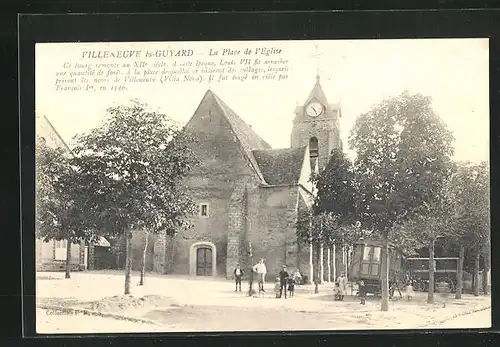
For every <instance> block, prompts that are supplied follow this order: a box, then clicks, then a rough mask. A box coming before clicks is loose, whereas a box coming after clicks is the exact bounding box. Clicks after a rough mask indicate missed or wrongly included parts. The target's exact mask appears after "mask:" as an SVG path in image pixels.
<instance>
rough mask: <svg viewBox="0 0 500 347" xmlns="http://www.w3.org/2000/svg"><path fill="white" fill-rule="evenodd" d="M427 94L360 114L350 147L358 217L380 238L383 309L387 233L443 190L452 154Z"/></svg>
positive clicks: (449, 138)
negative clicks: (355, 181) (356, 191)
mask: <svg viewBox="0 0 500 347" xmlns="http://www.w3.org/2000/svg"><path fill="white" fill-rule="evenodd" d="M431 102H432V100H431V98H429V97H425V96H422V95H420V94H413V95H411V94H409V93H408V92H406V91H405V92H403V93H402V94H401V95H399V96H397V97H394V98H389V99H387V100H384V101H382V102H381V103H380V104H378V105H375V106H373V108H372V109H371V110H370V111H369V112H367V113H365V114H362V115H360V116H359V117H358V118H357V120H356V122H355V125H354V127H353V129H352V130H351V133H350V136H349V146H350V148H351V149H352V150H354V151H355V152H356V159H355V161H354V172H355V174H356V180H357V185H358V191H359V197H358V199H359V200H358V204H359V207H358V211H359V220H360V221H361V223H362V225H363V227H364V228H366V229H371V230H373V231H374V232H376V233H377V234H378V235H380V237H381V238H382V241H383V244H384V246H383V247H382V269H381V272H382V281H381V287H382V288H381V289H382V305H381V309H382V311H387V310H388V308H389V290H388V289H389V288H388V287H389V270H388V256H389V247H388V241H389V236H390V235H389V233H390V230H392V229H393V228H394V226H395V225H397V224H400V223H402V222H403V221H404V220H407V219H409V217H410V216H412V215H413V214H416V213H422V211H423V209H422V207H423V205H424V203H425V202H427V203H430V202H431V201H432V200H433V199H434V197H435V196H437V195H438V192H440V191H441V187H442V184H443V181H444V180H445V178H446V176H447V174H448V172H449V170H448V168H449V162H450V156H451V155H452V154H453V147H452V141H453V136H452V134H451V132H450V131H449V130H448V129H447V128H446V126H445V124H444V123H443V122H442V121H441V119H440V118H439V117H438V116H437V114H436V113H435V112H434V110H433V109H432V107H431Z"/></svg>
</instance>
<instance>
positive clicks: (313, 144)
mask: <svg viewBox="0 0 500 347" xmlns="http://www.w3.org/2000/svg"><path fill="white" fill-rule="evenodd" d="M318 152H319V149H318V138H317V137H311V139H309V157H310V158H311V159H316V158H318V155H319V153H318Z"/></svg>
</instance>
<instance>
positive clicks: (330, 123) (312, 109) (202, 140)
mask: <svg viewBox="0 0 500 347" xmlns="http://www.w3.org/2000/svg"><path fill="white" fill-rule="evenodd" d="M340 116H341V113H340V106H339V105H337V104H330V103H329V102H328V100H327V98H326V96H325V94H324V92H323V90H322V87H321V84H320V78H319V77H317V78H316V83H315V84H314V86H313V88H312V91H311V93H310V95H309V96H308V98H307V99H306V101H305V103H304V104H303V105H302V106H297V107H296V109H295V118H294V119H293V130H292V134H291V147H290V148H282V149H272V148H271V147H270V146H269V144H267V143H266V142H265V141H264V140H263V139H262V138H261V137H260V136H259V135H258V134H256V133H255V131H254V130H253V129H252V128H251V126H249V125H248V124H246V123H245V122H244V121H243V120H242V119H241V118H240V117H239V116H238V115H237V114H236V113H235V111H233V109H232V108H230V107H229V106H228V105H227V104H226V103H225V102H224V101H222V100H221V99H220V98H219V97H218V96H217V95H215V93H213V92H212V91H211V90H209V91H207V92H206V94H205V95H204V97H203V99H202V100H201V102H200V104H199V106H198V108H197V109H196V111H195V113H194V115H193V116H192V118H191V119H190V120H189V122H188V123H187V124H186V126H185V131H187V132H189V133H191V134H193V135H195V136H196V137H197V139H198V140H197V143H196V144H195V145H193V150H194V151H195V153H196V155H197V156H198V157H199V158H200V159H201V164H200V165H199V166H198V167H197V168H196V169H195V170H194V171H193V172H191V173H190V175H189V176H188V177H187V179H186V182H185V184H186V187H187V189H188V192H189V194H190V196H191V197H192V198H193V199H194V201H195V202H196V203H197V205H198V214H197V215H196V216H192V217H191V218H192V222H193V224H194V227H193V228H191V229H190V230H188V231H186V232H182V233H179V234H178V235H176V236H175V237H174V238H172V239H169V238H168V237H167V236H166V235H158V236H156V237H155V240H154V246H153V247H152V252H153V256H152V261H153V265H152V268H153V269H154V270H155V271H157V272H160V273H176V274H191V275H202V276H221V277H231V276H232V271H233V269H234V267H235V266H236V264H237V263H239V264H241V265H242V266H243V267H244V268H248V267H249V266H250V265H251V264H253V263H255V262H256V261H258V259H260V258H264V259H265V260H266V265H267V269H268V273H269V278H272V277H271V276H275V275H276V274H277V272H278V271H279V270H280V268H281V266H282V265H283V264H286V265H287V266H288V267H290V268H293V269H294V268H299V269H300V271H301V272H302V273H304V274H306V275H307V276H309V278H312V271H313V268H312V259H313V258H312V256H313V254H312V251H311V249H310V247H309V246H308V245H304V244H300V243H299V242H297V237H296V228H295V222H296V220H297V216H298V213H299V211H300V210H301V209H303V208H306V207H307V206H311V204H312V202H313V199H314V187H313V186H312V184H311V183H310V182H309V177H310V175H311V172H312V171H314V170H320V169H321V168H322V167H324V166H325V165H326V163H327V161H328V159H329V154H330V152H331V151H332V149H334V148H341V147H342V143H341V140H340V129H339V118H340ZM142 238H143V237H142ZM142 238H141V237H137V240H138V242H137V243H135V246H133V248H135V249H140V248H141V247H142V241H141V240H142ZM321 254H322V255H323V261H322V262H321V267H322V273H324V278H325V280H326V279H329V278H330V275H331V274H332V271H333V268H335V265H334V262H333V256H331V254H330V250H325V251H322V252H321ZM340 258H342V256H341V257H340ZM340 266H341V265H338V264H337V268H338V267H340Z"/></svg>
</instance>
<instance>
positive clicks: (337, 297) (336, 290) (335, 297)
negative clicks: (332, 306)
mask: <svg viewBox="0 0 500 347" xmlns="http://www.w3.org/2000/svg"><path fill="white" fill-rule="evenodd" d="M333 300H335V301H340V287H339V284H338V283H337V282H335V287H334V288H333Z"/></svg>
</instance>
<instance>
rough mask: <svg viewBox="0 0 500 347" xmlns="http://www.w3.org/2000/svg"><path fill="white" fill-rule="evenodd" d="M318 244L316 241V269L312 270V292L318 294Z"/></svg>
mask: <svg viewBox="0 0 500 347" xmlns="http://www.w3.org/2000/svg"><path fill="white" fill-rule="evenodd" d="M320 247H321V246H320V245H319V243H318V245H317V246H316V265H315V266H316V271H315V272H314V294H318V293H319V288H318V285H319V281H320V279H319V277H320V268H319V258H320V254H319V251H320Z"/></svg>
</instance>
